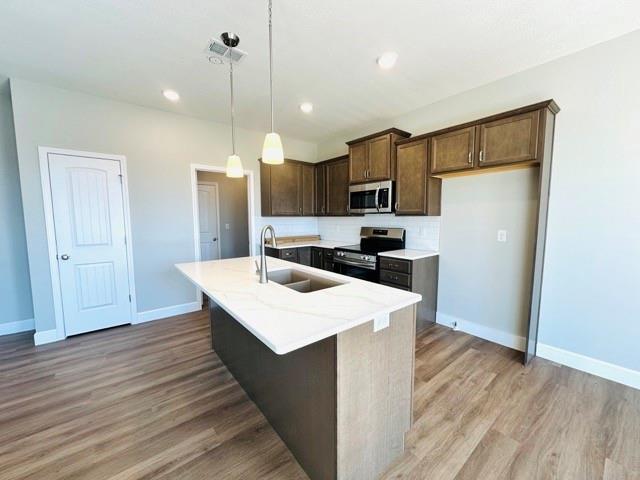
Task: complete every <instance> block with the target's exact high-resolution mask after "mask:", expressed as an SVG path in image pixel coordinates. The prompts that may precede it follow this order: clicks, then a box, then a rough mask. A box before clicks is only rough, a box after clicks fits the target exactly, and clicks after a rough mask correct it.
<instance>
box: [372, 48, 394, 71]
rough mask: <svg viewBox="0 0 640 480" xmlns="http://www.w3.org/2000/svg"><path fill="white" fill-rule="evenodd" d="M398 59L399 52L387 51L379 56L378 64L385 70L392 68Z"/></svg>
mask: <svg viewBox="0 0 640 480" xmlns="http://www.w3.org/2000/svg"><path fill="white" fill-rule="evenodd" d="M396 60H398V54H397V53H396V52H385V53H383V54H382V55H380V56H379V57H378V60H377V62H378V66H379V67H380V68H382V69H384V70H388V69H390V68H392V67H393V66H394V65H395V64H396Z"/></svg>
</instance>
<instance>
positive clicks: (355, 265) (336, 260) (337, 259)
mask: <svg viewBox="0 0 640 480" xmlns="http://www.w3.org/2000/svg"><path fill="white" fill-rule="evenodd" d="M333 262H334V263H344V264H345V265H351V266H353V267H361V268H366V269H367V270H375V269H376V267H373V268H371V267H369V266H367V265H366V264H364V263H360V262H353V261H350V260H345V259H343V258H336V257H334V258H333Z"/></svg>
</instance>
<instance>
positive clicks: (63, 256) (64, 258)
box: [60, 253, 71, 260]
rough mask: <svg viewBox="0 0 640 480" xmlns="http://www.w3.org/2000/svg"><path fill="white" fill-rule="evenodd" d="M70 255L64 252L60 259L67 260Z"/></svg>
mask: <svg viewBox="0 0 640 480" xmlns="http://www.w3.org/2000/svg"><path fill="white" fill-rule="evenodd" d="M70 258H71V257H70V256H69V255H67V254H66V253H65V254H64V255H60V260H69V259H70Z"/></svg>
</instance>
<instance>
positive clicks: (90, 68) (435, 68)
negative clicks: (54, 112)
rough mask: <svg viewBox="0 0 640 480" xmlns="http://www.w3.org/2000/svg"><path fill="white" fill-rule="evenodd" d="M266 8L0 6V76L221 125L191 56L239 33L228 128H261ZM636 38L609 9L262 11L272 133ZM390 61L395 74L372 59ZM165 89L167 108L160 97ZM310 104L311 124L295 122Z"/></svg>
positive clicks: (318, 128) (329, 2)
mask: <svg viewBox="0 0 640 480" xmlns="http://www.w3.org/2000/svg"><path fill="white" fill-rule="evenodd" d="M266 5H267V2H266V0H233V1H232V0H216V1H203V0H188V1H176V0H135V1H133V0H92V1H87V0H55V1H44V0H42V1H35V0H31V1H25V0H2V1H1V2H0V76H1V75H2V74H4V75H9V76H12V75H14V76H20V77H23V78H28V79H32V80H36V81H41V82H44V83H49V84H53V85H57V86H61V87H64V88H70V89H75V90H80V91H85V92H89V93H94V94H98V95H102V96H106V97H111V98H115V99H120V100H124V101H127V102H131V103H135V104H139V105H146V106H150V107H155V108H160V109H163V110H168V111H174V112H179V113H184V114H188V115H193V116H197V117H204V118H209V119H213V120H217V121H220V122H225V123H228V117H229V107H228V71H227V67H225V66H216V65H211V64H209V63H208V62H207V60H206V58H205V56H204V55H203V53H202V50H203V49H204V47H205V45H206V43H207V40H208V39H209V38H210V37H212V36H218V35H219V34H220V33H221V32H223V31H227V30H230V31H235V32H236V33H238V34H239V35H240V38H241V42H240V48H242V49H243V50H245V51H246V52H248V54H249V55H248V57H247V58H246V59H245V60H244V61H243V63H241V64H240V65H239V66H238V68H237V76H236V79H237V86H236V89H237V90H236V91H237V105H236V109H237V125H238V126H241V127H246V128H255V129H260V130H266V129H267V128H268V70H267V68H268V63H267V62H268V57H267V53H268V51H267V25H266V22H267V9H266ZM638 28H640V2H638V1H637V0H634V1H616V0H581V1H575V0H537V1H530V0H484V1H482V2H480V1H477V0H433V1H427V0H415V1H413V0H396V1H381V0H348V1H347V0H322V1H319V0H274V48H275V56H274V65H275V92H276V99H275V101H276V130H278V131H280V133H284V134H288V135H291V136H295V137H298V138H301V139H306V140H310V141H318V140H320V139H322V138H325V137H327V136H329V135H332V134H335V133H336V132H339V131H341V130H345V129H351V128H354V127H357V126H358V125H359V124H362V123H368V122H371V121H374V120H376V119H380V118H387V117H391V116H396V115H400V114H402V113H404V112H407V111H411V110H414V109H416V108H418V107H420V106H423V105H426V104H429V103H432V102H434V101H437V100H439V99H442V98H445V97H447V96H450V95H453V94H456V93H458V92H462V91H465V90H468V89H470V88H474V87H476V86H479V85H482V84H485V83H488V82H490V81H493V80H496V79H498V78H501V77H504V76H506V75H509V74H512V73H515V72H518V71H521V70H524V69H526V68H529V67H532V66H534V65H538V64H541V63H544V62H546V61H549V60H552V59H554V58H557V57H560V56H562V55H566V54H568V53H571V52H574V51H577V50H581V49H583V48H586V47H588V46H591V45H593V44H596V43H600V42H603V41H606V40H608V39H611V38H614V37H617V36H620V35H622V34H624V33H627V32H630V31H633V30H636V29H638ZM385 50H395V51H397V52H398V53H399V55H400V56H399V59H398V63H397V65H396V68H394V69H393V70H391V71H381V70H379V69H378V68H377V66H376V64H375V58H376V57H377V56H378V55H379V54H380V53H381V52H383V51H385ZM164 88H173V89H175V90H177V91H178V92H179V93H180V95H181V97H182V98H181V101H180V102H179V103H178V104H171V103H170V102H168V101H167V100H165V99H164V98H163V97H162V96H161V94H160V91H161V90H162V89H164ZM305 100H308V101H311V102H313V104H314V107H315V108H314V112H313V114H312V115H304V114H303V113H301V112H300V111H299V110H298V104H299V103H300V102H302V101H305Z"/></svg>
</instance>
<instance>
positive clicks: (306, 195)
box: [300, 164, 316, 216]
mask: <svg viewBox="0 0 640 480" xmlns="http://www.w3.org/2000/svg"><path fill="white" fill-rule="evenodd" d="M300 168H301V169H302V215H304V216H313V215H315V213H316V168H315V166H314V165H313V164H302V165H300Z"/></svg>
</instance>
